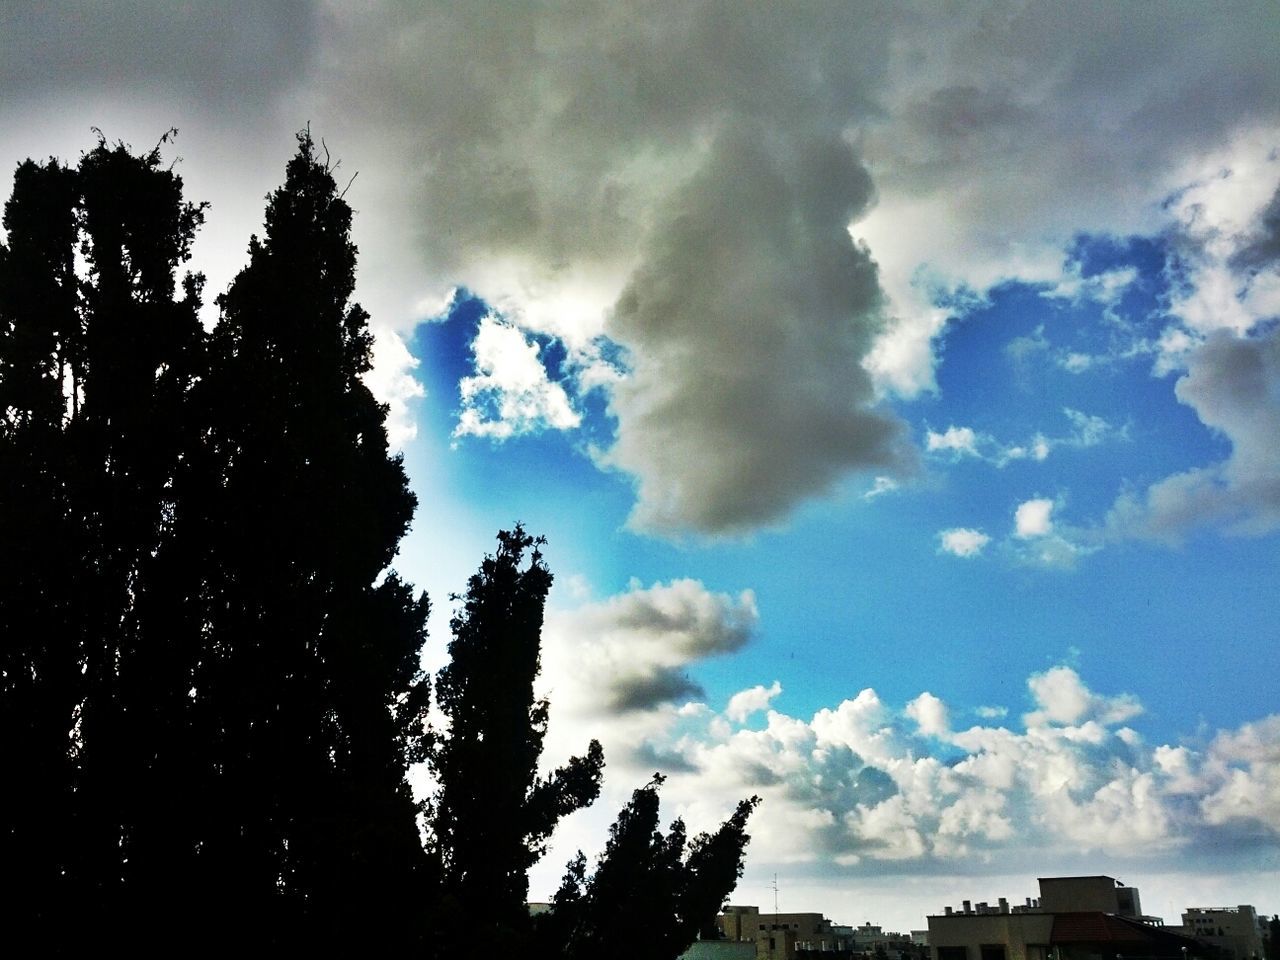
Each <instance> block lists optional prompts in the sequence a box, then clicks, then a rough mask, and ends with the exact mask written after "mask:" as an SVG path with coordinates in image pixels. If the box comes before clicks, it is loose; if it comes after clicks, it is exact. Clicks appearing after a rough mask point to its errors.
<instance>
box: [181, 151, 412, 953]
mask: <svg viewBox="0 0 1280 960" xmlns="http://www.w3.org/2000/svg"><path fill="white" fill-rule="evenodd" d="M298 141H299V149H298V152H297V154H296V155H295V156H294V157H293V159H292V160H291V161H290V162H289V164H288V167H287V170H286V178H285V183H284V185H283V186H282V187H281V188H280V189H279V190H277V191H276V192H275V193H273V194H272V195H271V197H270V198H269V202H268V205H267V212H266V226H265V231H264V236H263V237H262V239H259V238H257V237H254V238H253V239H252V240H251V241H250V245H249V264H248V266H247V267H246V268H245V269H244V270H243V271H242V272H241V273H240V274H239V275H238V276H237V277H236V279H235V281H234V282H233V283H232V285H231V287H230V289H229V290H228V291H227V292H226V293H225V294H224V295H222V296H221V297H220V298H219V300H218V303H219V306H220V307H221V319H220V321H219V323H218V326H217V327H216V329H215V330H214V333H213V338H212V339H213V342H212V360H211V368H210V374H209V377H208V381H207V384H206V385H205V386H204V389H203V390H202V392H201V398H202V402H203V403H204V404H206V405H207V408H208V411H209V418H210V423H211V428H210V433H209V439H208V445H209V447H210V449H211V450H212V461H213V462H212V468H213V469H206V470H204V471H202V481H201V482H203V483H205V484H208V483H209V481H210V477H211V476H215V477H216V483H215V484H214V493H215V503H214V506H213V509H212V510H211V511H209V512H208V518H206V519H205V520H203V521H200V520H199V519H198V520H197V522H203V523H205V524H206V526H207V528H208V529H207V531H206V533H205V537H206V538H207V539H208V540H209V542H210V543H211V544H212V547H211V561H212V562H211V563H210V567H209V572H208V578H207V582H206V584H205V588H204V589H205V592H206V598H205V603H206V605H207V617H208V629H209V633H210V635H211V636H212V637H213V638H214V643H213V644H212V646H211V647H210V648H209V650H208V656H207V659H206V660H205V662H204V663H203V664H202V668H201V670H200V673H199V677H198V681H197V684H196V699H197V700H203V701H204V702H205V703H207V704H208V706H209V713H210V716H209V718H208V720H207V728H206V729H207V731H208V735H209V736H210V737H212V739H213V741H214V742H213V745H212V746H213V756H214V762H213V764H212V768H211V769H212V774H213V775H212V778H211V783H210V788H209V790H208V791H207V793H206V797H207V800H208V814H207V816H206V818H205V819H206V823H207V824H208V829H209V832H210V835H209V839H208V843H207V845H205V846H204V847H202V852H201V857H202V859H203V860H204V861H205V863H206V865H207V871H206V876H207V877H208V878H209V882H210V883H211V884H212V885H213V887H214V888H215V889H217V888H219V887H223V888H225V889H230V888H231V885H233V884H234V885H235V887H236V888H237V889H238V890H240V891H241V893H242V895H243V896H244V897H245V899H246V901H247V902H248V903H250V904H251V906H252V908H253V909H255V910H258V911H261V919H262V922H263V923H264V924H265V925H267V926H270V927H273V928H274V929H275V931H276V934H277V935H278V936H279V937H281V938H290V940H291V942H292V943H294V944H297V943H298V942H299V938H301V940H302V941H303V942H305V941H306V940H307V939H309V938H310V939H315V938H319V939H322V940H324V941H325V942H327V943H328V945H329V946H330V947H332V946H334V943H335V941H334V939H333V938H334V937H348V936H349V937H352V938H354V940H355V941H360V940H362V939H363V940H364V941H365V942H366V944H367V943H368V942H381V943H397V942H400V941H401V940H403V939H404V938H406V937H407V938H409V939H412V937H413V936H414V935H412V934H410V933H408V932H407V931H405V930H404V929H396V928H395V926H394V925H395V924H399V925H400V926H401V927H403V926H404V925H405V924H406V923H408V922H409V919H408V918H406V915H405V910H406V909H408V906H409V905H410V904H414V903H416V904H417V905H418V906H419V907H420V906H421V903H422V898H423V896H424V891H425V890H426V889H427V887H426V886H425V884H427V882H428V877H427V872H426V861H425V858H424V856H423V853H422V847H421V843H420V840H419V836H418V829H417V824H416V819H415V818H416V814H417V808H416V806H415V805H414V803H413V799H412V797H411V796H410V793H409V789H408V786H407V784H406V783H405V779H404V777H405V770H406V766H407V764H408V762H410V761H411V760H413V759H415V754H414V751H415V750H420V744H419V742H418V741H419V739H420V736H419V735H417V734H415V730H417V729H418V728H420V726H421V723H422V720H423V718H424V716H425V710H426V696H427V690H428V687H427V684H426V681H425V678H423V677H421V676H419V670H418V655H419V651H420V649H421V646H422V643H423V640H424V638H425V630H426V627H425V622H426V617H427V612H428V606H427V600H426V597H425V596H420V597H415V596H414V594H413V592H412V590H411V588H410V587H408V586H407V585H406V584H405V583H404V582H403V581H401V580H400V579H399V577H397V576H396V575H395V574H394V572H388V565H389V564H390V562H391V560H392V558H393V557H394V555H395V552H396V548H397V545H398V543H399V540H400V538H401V537H402V536H403V535H404V533H405V531H406V529H407V527H408V524H409V521H410V519H411V517H412V515H413V510H414V506H415V498H414V496H413V494H412V493H410V491H409V489H408V483H407V479H406V477H405V473H404V468H403V464H402V462H401V458H400V457H399V456H389V454H388V445H387V437H386V431H385V428H384V423H383V422H384V419H385V415H386V409H385V407H383V406H381V405H379V404H378V403H377V402H376V401H375V400H374V398H373V396H372V394H371V393H370V392H369V390H368V388H367V387H366V386H365V384H364V382H363V380H362V376H363V374H365V373H366V372H367V371H368V370H369V367H370V346H371V339H372V338H371V335H370V333H369V331H368V327H367V321H368V314H367V313H365V311H364V310H363V309H362V308H361V307H360V306H359V305H357V304H353V303H351V302H350V298H351V295H352V293H353V291H354V286H355V257H356V249H355V246H354V244H353V243H352V242H351V239H350V226H351V208H350V207H349V206H348V205H347V204H346V202H345V201H344V200H343V199H342V198H341V197H340V196H339V195H338V192H337V189H336V185H335V182H334V179H333V176H332V170H331V168H330V167H329V165H328V164H327V163H326V162H322V161H321V160H320V158H319V156H318V155H317V151H316V146H315V143H314V142H313V140H312V138H311V136H310V133H309V132H305V131H304V132H303V133H301V134H299V137H298ZM281 918H284V919H283V921H282V920H281ZM247 919H251V918H249V917H247Z"/></svg>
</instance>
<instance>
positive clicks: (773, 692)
mask: <svg viewBox="0 0 1280 960" xmlns="http://www.w3.org/2000/svg"><path fill="white" fill-rule="evenodd" d="M780 693H782V684H780V683H779V682H778V681H777V680H775V681H773V686H771V687H767V688H766V687H763V686H761V685H760V684H756V685H755V686H754V687H752V688H751V689H750V690H740V691H738V692H737V693H735V694H734V695H733V696H732V697H730V698H729V705H728V706H727V707H725V710H724V715H725V716H726V717H728V718H729V719H730V720H732V721H734V722H735V723H743V722H744V721H745V720H746V719H747V717H749V716H751V715H752V714H753V713H759V712H761V711H762V710H767V709H768V707H769V704H770V703H772V702H773V698H774V697H776V696H778V694H780Z"/></svg>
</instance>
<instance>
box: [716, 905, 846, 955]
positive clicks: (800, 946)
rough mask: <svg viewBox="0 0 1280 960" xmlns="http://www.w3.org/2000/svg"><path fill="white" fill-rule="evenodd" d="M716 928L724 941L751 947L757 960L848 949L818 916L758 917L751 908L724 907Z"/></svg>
mask: <svg viewBox="0 0 1280 960" xmlns="http://www.w3.org/2000/svg"><path fill="white" fill-rule="evenodd" d="M716 926H717V927H718V928H719V930H720V935H721V936H722V937H724V939H725V940H728V941H732V942H735V943H743V942H749V943H754V944H755V945H756V954H755V955H756V958H757V960H795V957H796V954H797V951H801V950H813V951H819V952H823V953H831V952H835V951H838V950H848V949H850V948H851V946H852V943H851V941H850V939H849V937H847V936H846V935H844V934H843V933H842V932H841V931H840V930H839V929H838V928H837V927H836V925H835V924H833V923H832V922H831V921H830V920H828V919H827V918H826V917H824V916H823V915H822V914H820V913H761V912H760V908H759V907H755V906H727V907H725V908H724V913H722V914H720V916H718V917H717V918H716ZM845 929H847V928H845Z"/></svg>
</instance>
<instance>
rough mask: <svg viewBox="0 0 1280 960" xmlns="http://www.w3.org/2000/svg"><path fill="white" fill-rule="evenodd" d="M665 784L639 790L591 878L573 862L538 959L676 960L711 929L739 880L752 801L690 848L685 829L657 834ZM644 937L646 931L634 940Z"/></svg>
mask: <svg viewBox="0 0 1280 960" xmlns="http://www.w3.org/2000/svg"><path fill="white" fill-rule="evenodd" d="M663 779H664V778H663V777H662V775H661V774H654V777H653V780H652V781H650V782H649V783H648V784H646V785H645V786H643V787H641V788H640V789H638V790H636V791H635V792H634V793H633V794H632V795H631V801H630V802H629V803H628V804H627V805H626V806H625V807H623V809H622V811H621V812H620V813H619V814H618V818H617V820H616V821H615V822H614V824H613V826H612V827H611V828H610V830H609V842H608V844H607V845H606V846H605V850H604V853H603V854H602V855H601V857H600V860H599V863H598V864H597V866H596V870H595V873H594V874H592V875H591V876H590V877H588V876H587V875H586V859H585V858H584V857H583V856H582V854H581V853H579V854H578V856H577V858H576V859H574V860H573V861H571V862H570V864H569V867H568V869H567V871H566V873H565V877H564V880H563V881H562V883H561V886H560V889H559V890H558V891H557V892H556V895H555V898H554V900H553V902H552V910H551V911H550V913H549V914H546V915H544V916H543V917H540V918H539V923H538V928H537V934H538V951H539V955H540V956H545V957H553V956H563V957H567V958H571V960H587V958H593V957H613V958H620V960H633V958H634V960H671V958H674V957H677V956H679V955H680V954H681V953H683V952H684V951H685V950H686V949H688V947H689V945H690V944H691V943H693V941H694V940H695V939H697V937H698V934H699V933H700V932H701V931H702V930H703V929H705V928H706V927H707V926H709V924H710V922H711V921H712V920H713V918H714V917H715V915H716V914H717V913H718V912H719V911H720V909H721V908H722V907H723V905H724V902H725V898H727V897H728V895H729V894H730V893H731V892H732V890H733V888H734V887H735V886H736V885H737V882H738V879H739V877H741V876H742V855H743V851H744V849H745V848H746V844H747V841H748V840H749V839H750V837H749V836H748V835H747V833H746V823H747V819H748V817H750V815H751V812H752V811H753V810H754V809H755V807H756V806H757V804H758V803H759V799H758V798H757V797H751V798H750V799H748V800H743V801H742V802H741V803H739V804H738V807H737V809H736V810H735V811H734V813H733V815H732V816H731V817H730V818H729V819H728V820H726V821H725V822H724V823H723V824H721V826H720V827H719V829H717V830H716V831H715V832H714V833H710V834H708V833H702V834H699V835H698V836H697V837H695V838H693V840H692V841H690V840H689V839H688V837H687V834H686V831H685V826H684V822H683V821H682V820H680V819H677V820H675V821H673V822H672V823H671V825H670V827H669V828H668V829H667V833H666V834H663V833H662V831H661V830H659V829H658V807H659V803H658V800H659V798H658V788H659V787H660V786H661V785H662V782H663ZM638 931H643V934H642V935H638Z"/></svg>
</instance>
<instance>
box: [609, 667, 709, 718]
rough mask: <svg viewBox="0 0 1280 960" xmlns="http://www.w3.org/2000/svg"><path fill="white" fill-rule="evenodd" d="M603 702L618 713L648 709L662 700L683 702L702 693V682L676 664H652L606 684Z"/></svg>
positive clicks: (658, 704)
mask: <svg viewBox="0 0 1280 960" xmlns="http://www.w3.org/2000/svg"><path fill="white" fill-rule="evenodd" d="M608 693H609V701H608V704H607V706H608V707H609V708H610V709H611V710H615V711H617V712H619V713H629V712H631V711H635V710H652V709H653V708H654V707H657V706H661V705H662V704H664V703H675V704H680V703H684V702H685V701H687V700H691V699H695V698H700V697H702V696H704V691H703V689H702V685H701V684H699V683H696V682H694V681H693V680H691V679H690V678H689V677H688V676H686V675H685V674H684V673H683V672H681V670H680V668H679V667H669V668H654V669H652V670H651V671H649V672H646V673H643V674H631V675H629V676H623V677H619V678H617V679H616V680H614V682H613V683H612V685H611V686H610V688H609V691H608Z"/></svg>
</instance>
